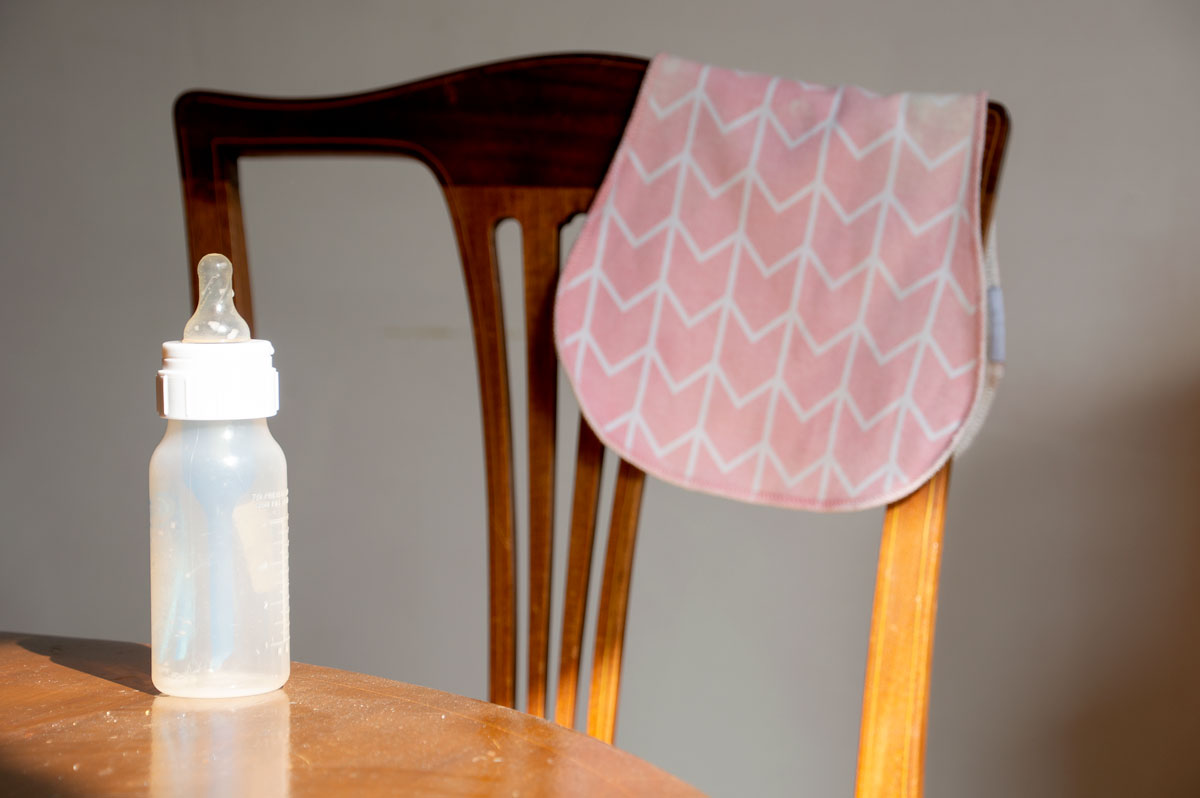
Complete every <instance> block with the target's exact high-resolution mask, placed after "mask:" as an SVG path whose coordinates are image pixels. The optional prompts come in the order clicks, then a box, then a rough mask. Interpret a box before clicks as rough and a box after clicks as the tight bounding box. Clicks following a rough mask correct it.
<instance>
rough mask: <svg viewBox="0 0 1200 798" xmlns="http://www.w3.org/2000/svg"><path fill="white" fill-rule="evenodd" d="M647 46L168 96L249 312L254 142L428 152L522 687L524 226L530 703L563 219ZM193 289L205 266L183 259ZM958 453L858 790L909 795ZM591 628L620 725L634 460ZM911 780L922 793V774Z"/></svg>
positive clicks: (881, 647)
mask: <svg viewBox="0 0 1200 798" xmlns="http://www.w3.org/2000/svg"><path fill="white" fill-rule="evenodd" d="M645 69H646V61H644V60H642V59H635V58H627V57H620V56H610V55H551V56H543V57H536V58H523V59H517V60H512V61H505V62H501V63H496V64H490V65H486V66H481V67H476V68H473V69H467V70H463V71H460V72H454V73H452V74H448V75H442V76H439V77H434V78H430V79H427V80H422V81H417V82H415V83H408V84H404V85H401V86H396V87H393V88H388V89H382V90H379V91H373V92H367V93H364V94H355V95H349V96H342V97H325V98H316V99H268V98H257V97H245V96H235V95H229V94H216V93H211V92H189V93H187V94H184V95H183V96H182V97H180V98H179V100H178V101H177V103H176V105H175V127H176V133H177V138H178V145H179V159H180V171H181V174H182V180H183V193H184V204H185V212H186V216H187V230H188V244H189V250H190V261H189V264H194V263H195V262H196V261H197V260H198V259H199V258H200V257H202V256H203V255H204V254H206V253H208V252H221V253H225V254H227V255H229V256H230V258H231V259H232V260H233V263H234V269H235V274H234V282H235V288H236V291H237V304H238V307H239V308H240V309H241V312H242V315H243V316H245V317H246V320H247V321H248V322H250V324H251V325H253V324H254V310H253V301H252V291H251V283H250V273H249V263H248V260H247V257H246V243H245V238H244V235H243V227H242V212H241V204H240V199H239V191H238V166H237V162H238V158H240V157H242V156H246V155H296V154H330V153H347V154H377V155H399V156H406V157H411V158H416V159H417V160H420V161H421V162H423V163H424V164H426V165H427V166H428V167H429V168H430V169H431V170H432V171H433V173H434V174H435V175H436V176H437V179H438V181H439V182H440V183H441V185H442V188H443V190H444V192H445V197H446V201H447V203H448V205H449V208H450V214H451V216H452V218H453V223H454V229H455V233H456V236H457V239H458V246H459V252H460V255H461V259H462V266H463V276H464V279H465V282H466V288H467V294H468V299H469V304H470V310H471V321H472V325H473V331H474V343H475V354H476V361H477V365H478V377H479V388H480V395H481V398H482V416H483V434H484V453H485V457H486V461H487V462H486V466H487V499H488V563H489V567H488V571H489V604H490V624H489V642H490V648H489V650H490V654H489V658H490V660H489V670H488V674H489V697H490V699H491V700H492V701H493V702H495V703H498V704H503V705H505V706H509V707H511V706H514V704H515V698H516V680H517V673H516V661H517V657H516V639H517V611H516V605H517V601H516V581H515V573H516V563H515V550H516V546H515V522H514V510H513V501H514V499H513V491H514V489H513V485H514V482H513V476H514V475H513V442H512V431H511V425H510V407H509V388H508V369H507V365H506V364H507V360H506V355H505V343H504V340H505V339H504V321H503V315H502V309H501V300H500V287H499V278H498V273H497V258H496V247H495V229H496V226H497V224H498V223H499V222H500V221H502V220H504V219H510V218H511V219H515V220H516V221H517V222H519V223H520V225H521V229H522V241H523V249H524V252H523V255H524V299H525V346H526V363H527V366H528V374H527V385H528V413H529V419H528V430H529V468H530V475H529V491H530V495H529V507H530V509H529V515H530V518H529V537H530V540H529V569H528V570H529V596H530V599H529V619H528V641H529V643H528V644H529V651H528V663H529V667H528V674H527V675H526V677H527V680H528V702H527V706H526V707H525V709H526V711H528V712H530V713H532V714H534V715H538V716H542V717H545V716H547V715H548V713H549V707H547V694H548V689H547V687H548V677H549V674H548V673H547V671H548V661H549V657H548V654H549V640H550V617H551V612H550V607H551V596H550V585H551V578H550V572H551V559H552V558H551V552H552V545H553V538H554V534H553V518H554V474H555V456H556V453H555V436H556V430H555V416H556V412H555V410H556V403H557V396H556V391H557V368H558V366H557V361H556V358H555V352H554V343H553V335H552V324H551V322H552V308H553V301H554V289H555V281H556V279H557V274H558V267H559V255H560V253H559V240H560V230H561V228H562V227H563V225H564V224H566V223H567V222H568V221H569V220H570V219H571V218H572V217H573V216H574V215H575V214H577V213H580V212H584V211H586V210H587V208H588V206H589V204H590V202H591V200H592V197H593V196H594V194H595V192H596V190H597V188H598V187H599V185H600V181H601V179H602V178H603V176H604V173H605V170H606V169H607V167H608V164H609V161H610V160H611V158H612V156H613V154H614V153H615V151H616V148H617V145H618V142H619V139H620V135H621V132H622V131H623V129H624V127H625V123H626V121H627V119H628V116H629V112H630V110H631V109H632V107H633V103H634V99H635V97H636V94H637V90H638V87H639V86H640V84H641V80H642V77H643V74H644V72H645ZM1006 133H1007V116H1006V114H1005V113H1004V110H1003V109H1002V108H1001V107H999V106H997V105H994V104H993V105H992V106H991V107H990V108H989V114H988V145H987V152H986V155H985V159H984V169H983V189H984V190H983V195H982V197H983V199H982V203H983V218H984V224H985V228H986V224H987V220H988V218H989V216H990V213H991V205H992V199H993V196H994V193H995V189H996V182H997V177H998V175H999V168H1000V160H1001V156H1002V153H1003V149H1004V142H1005V138H1006ZM189 274H190V275H191V279H192V296H193V299H195V295H196V282H195V273H194V271H193V270H192V269H191V267H190V265H189ZM604 453H605V449H604V447H603V446H602V445H601V444H600V442H599V441H598V439H597V438H596V436H595V434H594V433H593V432H592V430H591V429H590V428H589V427H588V425H587V423H586V422H584V420H583V419H582V418H580V420H579V434H578V438H577V450H576V452H575V463H576V465H575V485H574V498H573V506H572V511H571V524H570V532H569V543H568V547H569V548H568V556H567V563H568V565H567V576H566V588H565V595H564V598H563V601H564V604H563V626H562V635H561V652H560V657H559V673H558V678H557V691H556V701H555V706H554V709H553V713H552V717H553V718H554V719H555V720H556V721H557V722H558V723H560V724H563V725H566V726H572V725H574V718H575V706H576V701H577V695H578V687H579V685H578V683H579V670H580V669H579V665H580V652H581V650H582V647H583V639H584V617H585V609H586V600H587V594H588V581H589V574H590V572H591V561H592V550H593V540H594V533H595V526H596V515H597V505H598V500H599V492H600V491H599V487H600V473H601V466H602V462H603V458H604ZM948 478H949V466H947V467H946V468H944V469H942V471H940V472H939V473H938V474H937V475H935V476H934V477H933V478H932V479H931V480H930V481H929V482H928V483H927V484H926V485H925V486H924V487H922V488H921V489H920V490H918V491H917V492H916V493H915V494H913V495H912V496H911V497H909V498H907V499H905V500H902V501H900V502H897V503H896V504H895V505H893V506H892V507H890V508H889V509H888V512H887V515H886V520H885V523H884V535H883V544H882V549H881V556H880V566H879V568H880V570H879V581H878V586H877V593H876V604H875V612H874V617H873V620H872V631H871V643H870V653H869V661H868V669H867V685H866V694H865V697H864V711H863V731H862V744H861V748H860V764H859V794H860V795H872V796H883V795H888V796H896V795H915V794H917V793H918V792H919V790H920V786H921V785H920V779H921V775H920V774H921V762H922V761H923V753H924V735H925V715H926V707H927V700H926V692H927V688H928V683H929V670H928V668H929V659H930V654H931V651H932V630H933V616H934V610H935V602H936V587H937V572H938V564H939V555H940V544H941V528H942V519H943V516H944V507H945V491H946V485H947V482H948ZM616 480H617V481H616V485H615V489H614V495H613V507H612V514H611V524H610V528H609V534H608V544H607V550H606V554H605V563H604V571H603V577H602V579H603V582H602V585H601V592H600V606H599V608H598V616H597V626H596V629H595V643H594V651H595V655H594V660H593V665H592V672H591V684H590V689H589V691H588V715H587V718H588V719H587V731H588V733H589V734H591V735H593V736H595V737H599V738H600V739H602V740H606V741H609V742H611V741H612V739H613V732H614V729H615V725H616V711H617V696H618V686H619V681H620V671H621V649H622V641H623V638H624V631H625V618H626V607H627V600H628V595H629V584H630V576H631V572H632V565H633V552H634V542H635V536H636V532H637V522H638V513H639V508H640V505H641V496H642V487H643V481H644V475H643V473H642V472H641V471H640V470H639V469H637V468H636V467H634V466H632V465H630V464H629V463H627V462H624V461H621V463H620V465H619V468H618V472H617V478H616ZM913 789H915V790H916V791H917V792H911V790H913Z"/></svg>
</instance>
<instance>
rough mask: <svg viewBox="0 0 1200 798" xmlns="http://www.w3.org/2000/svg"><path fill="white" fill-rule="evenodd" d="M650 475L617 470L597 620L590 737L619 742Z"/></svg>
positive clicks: (622, 468) (625, 464) (627, 467)
mask: <svg viewBox="0 0 1200 798" xmlns="http://www.w3.org/2000/svg"><path fill="white" fill-rule="evenodd" d="M645 479H646V475H645V474H644V473H643V472H642V471H641V469H639V468H638V467H637V466H634V465H631V464H630V463H628V462H627V461H625V460H622V461H621V466H620V468H618V469H617V485H616V488H615V489H614V490H613V504H612V520H611V521H610V522H609V527H608V544H607V551H606V554H605V558H604V577H603V582H602V583H601V586H600V607H599V610H598V612H597V621H596V649H595V655H594V657H593V659H592V684H591V688H590V690H589V691H588V721H587V732H588V734H590V735H592V736H593V737H597V738H599V739H601V740H604V741H605V742H606V743H611V742H612V741H613V735H614V734H615V733H616V728H617V698H618V696H619V694H620V686H621V657H622V654H623V653H624V646H625V618H626V615H627V611H628V608H629V585H630V583H631V582H632V580H633V550H634V544H635V543H636V542H637V525H638V515H639V514H640V512H641V508H642V487H643V486H644V484H645Z"/></svg>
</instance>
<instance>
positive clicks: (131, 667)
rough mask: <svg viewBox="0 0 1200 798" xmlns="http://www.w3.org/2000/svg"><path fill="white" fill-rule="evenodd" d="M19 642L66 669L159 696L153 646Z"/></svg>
mask: <svg viewBox="0 0 1200 798" xmlns="http://www.w3.org/2000/svg"><path fill="white" fill-rule="evenodd" d="M17 645H19V646H21V648H23V649H25V650H26V651H30V652H32V653H34V654H40V655H42V656H44V657H49V658H50V661H51V662H53V663H54V664H56V665H62V666H63V667H64V668H72V669H74V670H77V671H81V672H83V673H88V674H91V675H92V676H98V677H100V678H101V679H107V680H108V681H110V682H114V683H116V684H119V685H121V686H122V687H129V688H132V689H134V690H140V691H141V692H143V693H146V694H147V695H158V690H156V689H155V687H154V683H153V682H151V681H150V649H149V648H147V647H146V646H144V645H141V644H138V643H118V642H114V641H111V640H73V639H63V638H54V637H36V636H30V637H24V638H22V639H20V640H18V641H17ZM0 764H2V763H0Z"/></svg>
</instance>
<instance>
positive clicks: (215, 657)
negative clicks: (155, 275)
mask: <svg viewBox="0 0 1200 798" xmlns="http://www.w3.org/2000/svg"><path fill="white" fill-rule="evenodd" d="M198 272H199V275H200V301H199V303H198V304H197V306H196V312H195V314H194V315H193V316H192V318H191V319H190V320H188V323H187V326H186V327H185V328H184V331H183V340H182V341H168V342H166V343H164V344H163V364H162V370H160V371H159V372H158V412H159V415H161V416H162V417H163V418H165V419H167V431H166V434H165V435H163V439H162V441H161V442H160V443H159V444H158V447H157V448H156V449H155V450H154V454H153V455H152V456H151V458H150V609H151V635H150V637H151V679H152V680H153V681H154V686H155V687H157V688H158V689H159V690H160V691H162V692H163V693H166V694H168V695H175V696H184V697H214V698H215V697H225V698H229V697H235V696H244V695H253V694H255V693H265V692H268V691H270V690H274V689H276V688H278V687H280V686H282V685H283V683H284V682H286V681H287V678H288V672H289V669H290V664H291V656H290V637H289V629H288V513H287V500H288V494H287V463H286V462H285V461H284V457H283V450H282V449H280V448H279V444H278V443H276V442H275V439H274V438H272V437H271V432H270V430H268V429H267V418H269V417H270V416H273V415H275V414H276V412H278V410H279V375H278V373H277V372H276V371H275V368H274V366H273V365H272V363H271V356H272V354H273V353H274V351H275V350H274V348H273V347H272V346H271V343H270V342H269V341H262V340H256V339H251V338H250V328H249V327H248V325H247V324H246V322H245V320H244V319H242V317H241V316H240V315H238V312H237V309H236V308H235V307H234V305H233V288H232V277H233V268H232V266H231V265H230V263H229V260H228V259H226V258H225V257H223V256H221V255H206V256H205V257H204V258H203V259H202V260H201V261H200V264H199V267H198Z"/></svg>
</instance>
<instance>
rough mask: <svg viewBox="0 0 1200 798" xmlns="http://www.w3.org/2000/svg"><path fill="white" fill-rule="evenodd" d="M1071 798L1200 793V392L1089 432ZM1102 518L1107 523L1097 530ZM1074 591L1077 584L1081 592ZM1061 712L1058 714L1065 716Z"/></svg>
mask: <svg viewBox="0 0 1200 798" xmlns="http://www.w3.org/2000/svg"><path fill="white" fill-rule="evenodd" d="M1088 427H1090V429H1088V430H1085V432H1086V433H1087V434H1089V436H1090V442H1089V443H1087V444H1085V446H1087V449H1088V451H1087V455H1088V460H1087V462H1088V463H1089V464H1090V465H1089V468H1088V469H1087V473H1088V475H1089V476H1091V477H1093V478H1094V479H1093V480H1092V484H1091V485H1087V486H1085V487H1086V488H1087V489H1088V491H1089V492H1090V493H1091V501H1092V502H1093V504H1092V507H1091V510H1090V512H1088V513H1087V514H1085V515H1081V517H1086V518H1088V519H1089V523H1088V524H1087V526H1086V528H1077V529H1075V530H1072V531H1071V533H1070V535H1071V537H1072V540H1073V542H1074V543H1075V544H1076V550H1077V552H1078V556H1079V558H1080V561H1079V562H1077V563H1075V564H1074V568H1077V569H1078V574H1077V576H1078V579H1079V583H1078V584H1080V585H1081V586H1082V588H1083V589H1084V590H1085V591H1086V593H1084V594H1082V595H1080V596H1076V597H1075V599H1074V600H1075V601H1076V602H1078V604H1077V605H1076V607H1075V609H1076V610H1077V611H1078V612H1079V613H1080V614H1081V619H1082V622H1083V627H1084V631H1085V634H1083V635H1081V636H1078V637H1076V636H1075V632H1074V631H1071V632H1069V633H1068V634H1069V635H1070V636H1071V639H1072V641H1073V642H1074V644H1075V645H1076V646H1077V647H1078V648H1077V650H1076V651H1075V652H1073V654H1074V655H1073V656H1072V657H1071V661H1072V662H1073V664H1074V667H1075V669H1076V671H1077V672H1078V674H1079V678H1078V681H1077V682H1076V683H1075V684H1073V685H1072V687H1073V688H1074V689H1073V691H1072V692H1068V693H1067V694H1066V695H1065V696H1064V697H1063V701H1062V702H1061V703H1059V704H1058V707H1057V708H1056V709H1057V710H1058V711H1059V712H1061V713H1062V714H1061V716H1060V717H1061V718H1062V721H1063V722H1062V725H1061V726H1059V727H1058V728H1056V729H1054V730H1053V733H1054V734H1055V737H1056V739H1054V740H1052V741H1051V742H1052V745H1053V746H1054V747H1055V748H1057V749H1058V750H1057V751H1055V752H1054V753H1055V754H1057V755H1058V757H1060V761H1061V763H1062V765H1063V766H1064V768H1065V774H1064V775H1065V777H1066V778H1065V784H1066V786H1067V787H1068V791H1067V793H1066V795H1067V796H1068V798H1118V796H1119V797H1120V798H1127V796H1133V795H1153V796H1159V797H1160V798H1175V797H1176V796H1178V798H1185V796H1186V797H1187V798H1192V797H1193V796H1197V795H1200V757H1197V756H1196V749H1197V746H1200V384H1198V385H1191V386H1188V387H1187V389H1186V390H1180V391H1177V392H1175V393H1174V394H1173V395H1165V396H1159V397H1158V398H1156V399H1152V400H1147V401H1145V402H1142V403H1139V404H1137V405H1136V406H1130V407H1126V408H1122V409H1121V410H1120V412H1118V413H1115V414H1113V415H1111V416H1109V417H1105V418H1102V419H1101V423H1095V419H1093V420H1092V423H1089V424H1088ZM1097 521H1098V523H1096V522H1097ZM1070 588H1071V585H1068V586H1067V589H1070ZM1056 714H1057V713H1056Z"/></svg>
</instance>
